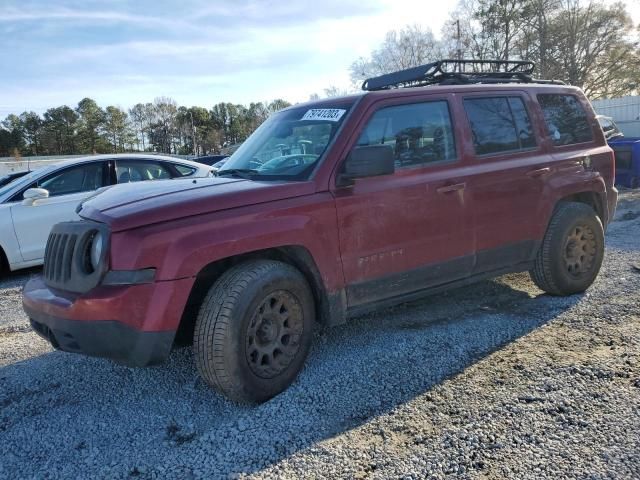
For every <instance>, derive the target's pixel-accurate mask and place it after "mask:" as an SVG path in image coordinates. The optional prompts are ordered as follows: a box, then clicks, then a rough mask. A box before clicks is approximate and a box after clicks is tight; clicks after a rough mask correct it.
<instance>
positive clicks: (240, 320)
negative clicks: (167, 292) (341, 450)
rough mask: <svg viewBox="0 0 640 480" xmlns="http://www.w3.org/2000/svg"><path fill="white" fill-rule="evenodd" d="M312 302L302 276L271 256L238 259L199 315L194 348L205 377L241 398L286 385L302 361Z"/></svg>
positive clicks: (254, 398) (256, 397)
mask: <svg viewBox="0 0 640 480" xmlns="http://www.w3.org/2000/svg"><path fill="white" fill-rule="evenodd" d="M314 316H315V313H314V302H313V296H312V294H311V291H310V289H309V285H308V284H307V281H306V279H305V278H304V276H303V275H302V274H301V273H300V272H299V271H298V270H297V269H295V268H294V267H292V266H290V265H288V264H286V263H282V262H277V261H272V260H256V261H249V262H246V263H242V264H239V265H237V266H235V267H233V268H231V269H230V270H228V271H227V272H225V273H224V274H223V275H222V276H221V277H220V278H219V279H218V281H216V282H215V284H214V285H213V286H212V287H211V289H210V290H209V293H208V294H207V296H206V298H205V300H204V302H203V304H202V307H201V308H200V312H199V314H198V319H197V321H196V326H195V333H194V342H193V349H194V354H195V359H196V365H197V367H198V371H199V372H200V375H201V376H202V378H203V379H204V380H205V381H206V382H207V383H208V384H209V385H211V386H213V387H214V388H215V389H216V390H218V391H219V392H221V393H223V394H224V395H226V396H228V397H229V398H231V399H232V400H235V401H237V402H246V403H259V402H264V401H266V400H268V399H270V398H271V397H273V396H275V395H277V394H278V393H280V392H282V391H283V390H285V389H286V388H287V387H288V386H289V385H290V384H291V383H292V382H293V380H294V379H295V378H296V376H297V375H298V373H299V372H300V370H301V369H302V366H303V364H304V361H305V358H306V357H307V353H308V352H309V347H310V344H311V337H312V333H313V324H314Z"/></svg>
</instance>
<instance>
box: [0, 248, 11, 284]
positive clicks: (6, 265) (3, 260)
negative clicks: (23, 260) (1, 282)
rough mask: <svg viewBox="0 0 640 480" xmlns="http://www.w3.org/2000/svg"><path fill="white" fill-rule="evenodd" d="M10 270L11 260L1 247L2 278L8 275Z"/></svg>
mask: <svg viewBox="0 0 640 480" xmlns="http://www.w3.org/2000/svg"><path fill="white" fill-rule="evenodd" d="M9 271H10V269H9V261H8V260H7V256H6V255H5V253H4V250H2V247H0V278H2V277H4V276H6V275H8V274H9Z"/></svg>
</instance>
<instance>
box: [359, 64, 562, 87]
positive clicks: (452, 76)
mask: <svg viewBox="0 0 640 480" xmlns="http://www.w3.org/2000/svg"><path fill="white" fill-rule="evenodd" d="M535 67H536V64H535V63H533V62H528V61H524V60H438V61H437V62H433V63H427V64H426V65H421V66H419V67H413V68H408V69H406V70H400V71H398V72H393V73H387V74H386V75H380V76H379V77H373V78H368V79H367V80H365V81H364V83H363V84H362V90H367V91H374V90H387V89H391V88H402V87H404V88H407V87H424V86H427V85H465V84H470V83H547V84H555V85H564V82H561V81H558V80H540V79H534V78H533V76H532V75H533V70H534V69H535Z"/></svg>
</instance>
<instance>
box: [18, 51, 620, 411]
mask: <svg viewBox="0 0 640 480" xmlns="http://www.w3.org/2000/svg"><path fill="white" fill-rule="evenodd" d="M451 63H454V65H453V67H452V66H451V65H450V64H451ZM467 63H468V62H448V61H447V62H445V61H443V62H436V63H434V64H430V65H427V66H424V67H420V68H416V69H411V70H407V71H402V72H397V73H395V74H390V75H385V76H383V77H378V78H374V79H370V80H368V81H367V82H365V85H364V88H365V89H366V92H365V93H363V94H361V95H355V96H348V97H342V98H331V99H326V100H321V101H316V102H311V103H307V104H303V105H296V106H293V107H290V108H288V109H286V110H283V111H281V112H279V113H277V114H274V115H272V116H271V117H270V118H269V119H268V120H267V121H266V122H265V123H263V124H262V125H261V126H260V127H259V128H258V130H257V131H256V132H255V133H254V134H253V135H252V136H251V137H250V138H249V139H248V140H247V141H246V142H244V144H243V145H242V147H240V148H239V149H238V151H237V152H235V153H234V155H233V156H232V157H231V158H230V159H229V161H228V163H227V164H226V165H225V166H224V168H223V169H221V170H220V171H219V172H217V175H218V176H217V177H216V178H211V179H202V180H199V181H198V182H193V181H191V180H186V181H181V180H177V181H167V182H152V183H148V184H140V185H135V186H116V187H113V188H111V189H109V190H108V191H106V192H104V193H102V194H100V195H98V196H96V197H94V198H93V199H91V200H89V201H87V202H85V203H84V204H83V207H82V210H81V211H80V215H81V217H82V218H83V219H84V220H83V221H80V222H74V223H62V224H58V225H57V226H56V227H55V228H54V230H53V232H52V234H51V237H50V239H49V244H48V247H47V252H46V260H45V268H44V272H43V275H42V277H40V278H36V279H33V280H31V281H30V282H29V283H28V284H27V285H26V287H25V291H24V300H23V304H24V309H25V311H26V312H27V314H28V316H29V318H30V319H31V324H32V326H33V328H34V329H35V330H36V331H37V332H38V333H40V334H41V335H42V336H44V337H45V338H47V339H49V341H50V342H51V343H52V344H53V345H54V346H55V347H56V348H59V349H62V350H64V351H68V352H78V353H84V354H88V355H95V356H102V357H108V358H112V359H115V360H116V361H118V362H121V363H124V364H127V365H133V366H144V365H150V364H156V363H159V362H163V361H164V360H166V358H167V356H168V355H169V352H170V350H171V348H172V347H173V346H174V345H175V344H177V343H180V341H181V340H184V339H187V340H188V339H192V340H193V349H194V358H195V363H196V366H197V368H198V371H199V372H200V374H201V376H202V377H203V378H204V380H205V381H206V382H208V383H209V384H210V385H212V386H213V387H215V388H216V389H218V390H219V391H220V392H222V393H224V394H225V395H227V396H229V397H230V398H232V399H234V400H237V401H248V402H261V401H265V400H267V399H269V398H271V397H273V396H274V395H277V394H278V393H279V392H281V391H282V390H284V389H285V388H286V387H287V386H288V385H290V384H291V382H292V381H293V380H294V378H295V377H296V375H297V374H298V372H299V371H300V369H301V367H302V365H303V363H304V361H305V358H306V356H307V352H308V350H309V347H310V344H311V337H312V331H313V325H314V323H315V322H319V323H321V324H324V325H337V324H341V323H343V322H345V321H346V320H347V319H348V318H349V317H352V316H354V315H360V314H363V313H365V312H370V311H372V310H377V309H380V308H383V307H386V306H389V305H393V304H397V303H399V302H405V301H409V300H413V299H416V298H419V297H421V296H423V295H425V294H429V293H435V292H440V291H442V290H446V289H449V288H453V287H457V286H462V285H467V284H469V283H471V282H475V281H478V280H480V279H484V278H488V277H493V276H496V275H501V274H504V273H508V272H520V271H529V272H530V274H531V277H532V279H533V281H534V282H535V284H536V285H537V286H538V287H540V288H541V289H542V290H544V291H546V292H548V293H549V294H552V295H571V294H574V293H577V292H582V291H584V290H585V289H587V288H588V287H589V286H590V285H591V283H592V282H593V281H594V279H595V278H596V276H597V274H598V271H599V269H600V265H601V263H602V260H603V255H604V231H605V228H606V226H607V224H608V222H609V221H610V219H611V218H612V217H613V215H614V211H615V207H616V201H617V190H616V189H615V188H614V157H613V152H612V150H611V148H610V147H609V146H608V145H607V143H606V141H605V139H604V136H603V133H602V129H601V128H600V126H599V125H598V122H597V120H596V118H595V114H594V111H593V109H592V108H591V105H590V104H589V102H588V100H587V99H586V98H585V96H584V94H583V93H582V92H581V91H580V90H579V89H578V88H573V87H567V86H563V85H557V84H554V83H552V82H544V81H540V80H532V78H531V73H532V66H531V64H529V63H527V62H512V63H509V64H508V65H506V64H505V62H499V63H498V64H494V63H493V62H481V64H480V66H482V67H485V66H486V67H487V71H486V72H484V73H479V68H477V67H478V66H477V65H471V66H469V73H465V72H466V70H465V69H466V68H467V67H468V65H467ZM505 65H506V66H507V69H506V70H501V69H500V67H501V66H505ZM301 140H304V142H301ZM283 152H286V155H294V156H295V155H298V156H300V157H301V158H304V159H305V161H303V162H280V161H279V160H278V161H276V162H274V163H277V164H278V165H277V166H275V167H274V168H273V169H271V168H269V169H262V170H261V166H262V165H269V161H271V160H273V159H277V158H280V157H282V156H283ZM308 155H314V156H315V159H313V161H307V159H308Z"/></svg>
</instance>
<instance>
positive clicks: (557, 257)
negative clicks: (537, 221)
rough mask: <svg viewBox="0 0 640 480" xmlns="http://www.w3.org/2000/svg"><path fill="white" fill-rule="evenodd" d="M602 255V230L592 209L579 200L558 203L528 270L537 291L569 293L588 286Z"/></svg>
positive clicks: (592, 279)
mask: <svg viewBox="0 0 640 480" xmlns="http://www.w3.org/2000/svg"><path fill="white" fill-rule="evenodd" d="M603 258H604V230H603V227H602V222H601V221H600V218H599V217H598V215H597V214H596V212H595V211H594V210H593V208H591V207H590V206H589V205H585V204H583V203H575V202H566V203H561V204H560V205H559V206H558V208H557V209H556V211H555V213H554V214H553V217H552V218H551V222H550V223H549V228H548V229H547V232H546V234H545V237H544V240H543V242H542V245H541V247H540V250H539V251H538V255H537V257H536V260H535V266H534V268H533V269H532V270H531V271H530V272H529V273H530V275H531V278H532V279H533V281H534V283H535V284H536V285H537V286H538V287H539V288H540V289H541V290H544V291H545V292H547V293H550V294H552V295H571V294H574V293H579V292H583V291H585V290H586V289H587V288H589V286H590V285H591V284H592V283H593V281H594V280H595V278H596V276H597V275H598V272H599V271H600V266H601V265H602V260H603Z"/></svg>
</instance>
